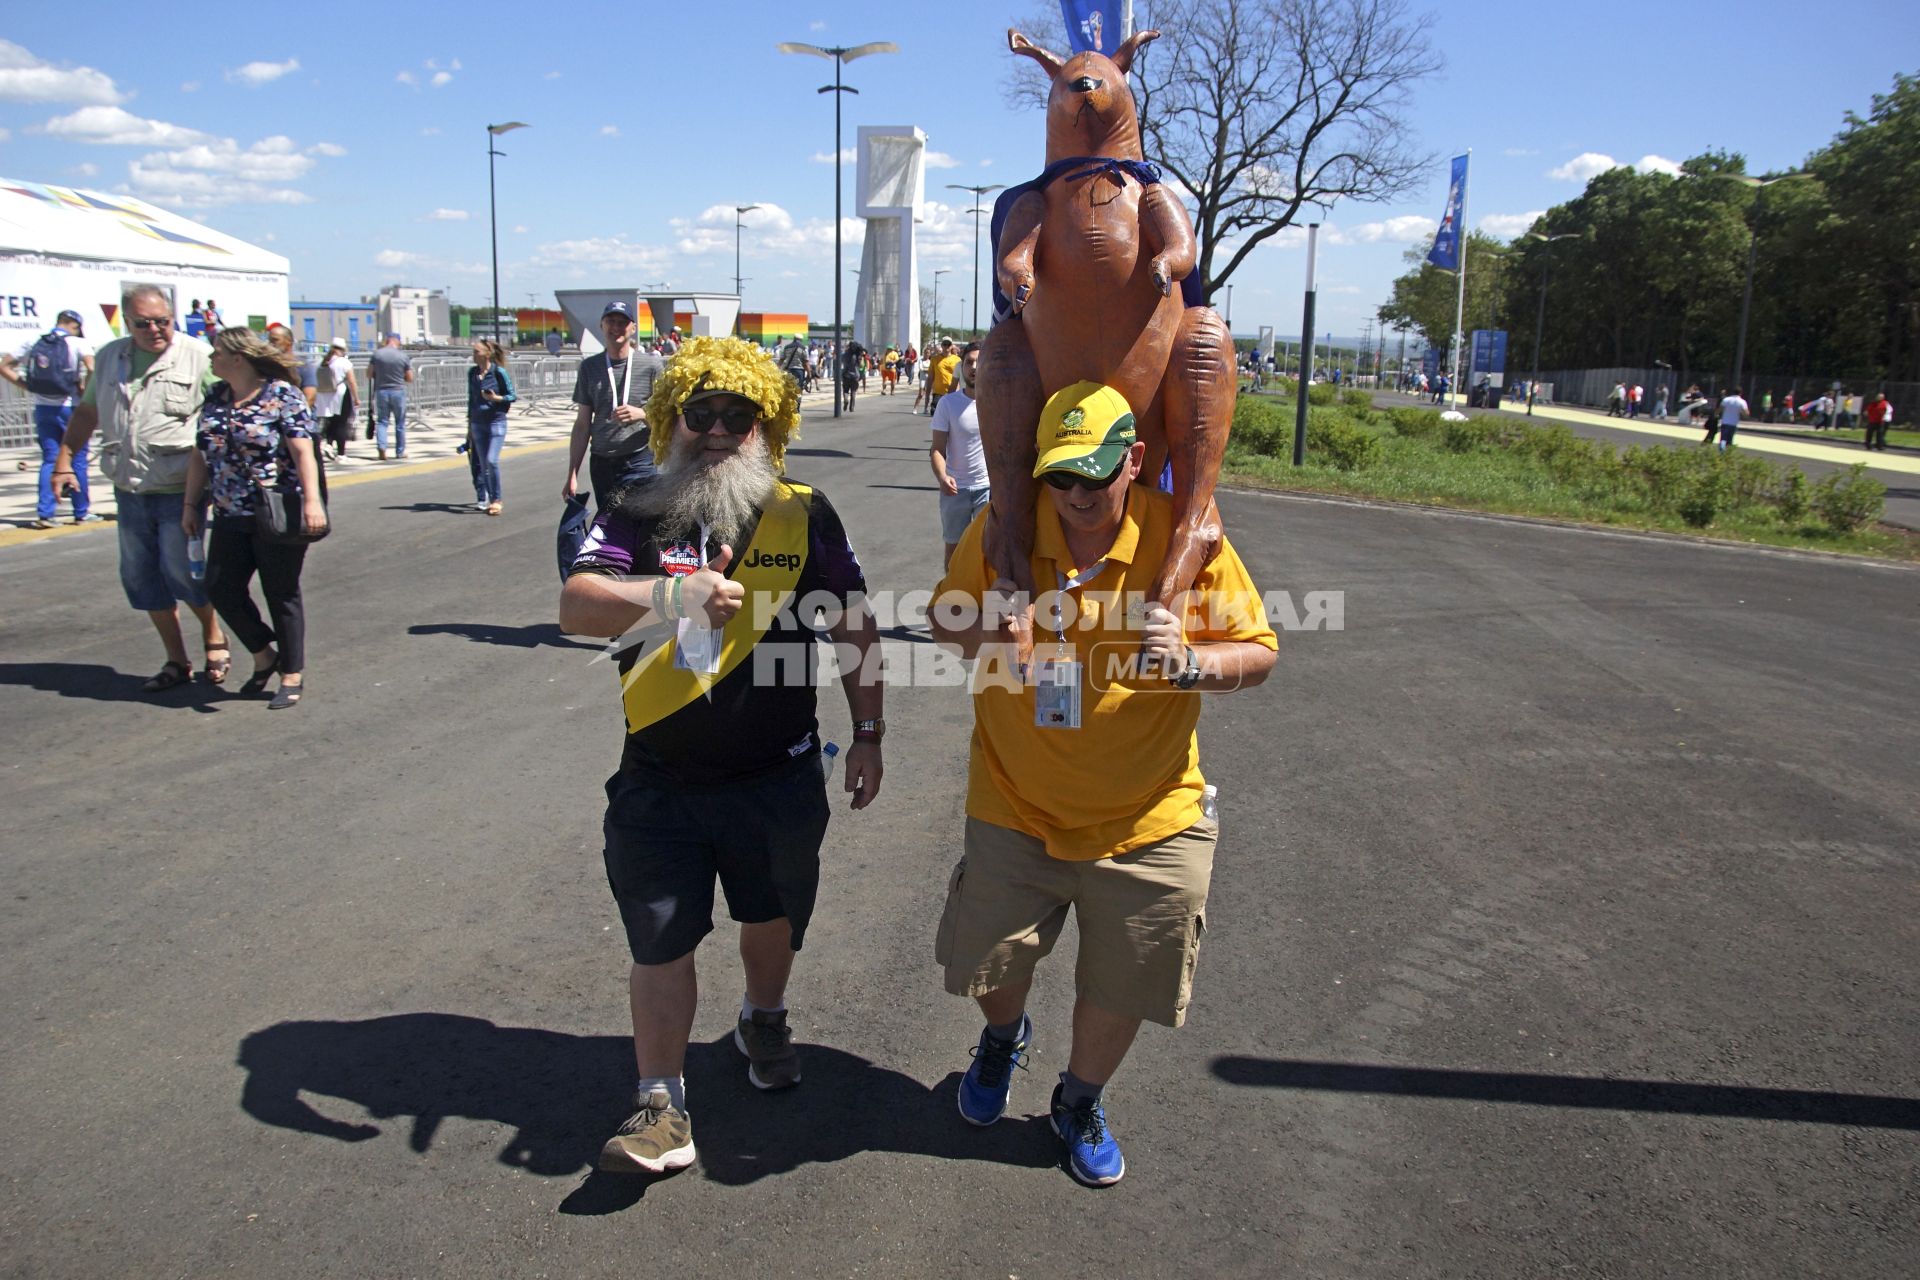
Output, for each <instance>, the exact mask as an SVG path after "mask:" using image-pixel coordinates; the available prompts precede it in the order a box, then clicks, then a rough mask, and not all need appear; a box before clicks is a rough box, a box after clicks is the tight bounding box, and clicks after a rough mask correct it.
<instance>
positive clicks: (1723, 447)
mask: <svg viewBox="0 0 1920 1280" xmlns="http://www.w3.org/2000/svg"><path fill="white" fill-rule="evenodd" d="M1748 412H1749V410H1748V408H1747V402H1746V401H1745V400H1742V399H1741V398H1740V388H1738V387H1735V388H1733V389H1732V390H1731V391H1729V392H1727V394H1726V395H1725V396H1723V397H1721V399H1720V451H1721V452H1722V453H1725V452H1726V451H1727V450H1728V449H1731V448H1732V447H1733V433H1734V432H1735V431H1738V430H1739V429H1740V419H1742V418H1744V417H1745V416H1746V415H1747V413H1748ZM1707 438H1708V439H1712V438H1713V433H1712V431H1711V430H1709V431H1708V433H1707Z"/></svg>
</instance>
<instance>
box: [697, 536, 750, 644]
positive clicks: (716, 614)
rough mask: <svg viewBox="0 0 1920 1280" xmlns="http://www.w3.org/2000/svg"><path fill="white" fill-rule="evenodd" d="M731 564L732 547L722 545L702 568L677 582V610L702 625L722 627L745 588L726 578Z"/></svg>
mask: <svg viewBox="0 0 1920 1280" xmlns="http://www.w3.org/2000/svg"><path fill="white" fill-rule="evenodd" d="M732 563H733V548H732V547H730V546H727V545H725V544H724V543H723V544H721V547H720V550H719V553H718V554H716V555H715V556H714V557H713V559H711V560H709V561H708V562H707V563H706V565H705V567H704V568H701V569H697V570H695V571H694V572H693V573H690V574H688V575H687V576H686V578H685V579H683V580H682V581H681V584H680V607H681V609H682V610H683V611H684V612H685V613H686V616H687V617H689V618H692V619H693V620H694V621H695V622H696V623H699V624H701V625H703V626H708V627H723V626H725V625H726V623H727V619H729V618H731V617H732V616H733V615H734V614H736V613H738V612H740V606H741V604H742V603H744V602H745V600H746V598H747V589H746V588H745V587H743V586H741V585H740V584H739V583H737V582H734V581H732V580H731V579H729V578H728V577H727V576H726V574H727V566H728V565H730V564H732Z"/></svg>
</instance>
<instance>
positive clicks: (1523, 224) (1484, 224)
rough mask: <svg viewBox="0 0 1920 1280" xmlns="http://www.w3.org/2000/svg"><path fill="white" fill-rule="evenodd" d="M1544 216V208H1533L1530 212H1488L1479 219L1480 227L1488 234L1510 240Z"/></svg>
mask: <svg viewBox="0 0 1920 1280" xmlns="http://www.w3.org/2000/svg"><path fill="white" fill-rule="evenodd" d="M1546 216H1547V211H1546V210H1545V209H1535V210H1534V211H1533V212H1532V213H1490V214H1488V215H1487V216H1486V217H1484V218H1482V219H1480V229H1481V230H1482V231H1484V232H1486V233H1487V234H1488V235H1490V236H1499V237H1500V238H1501V239H1502V240H1511V239H1512V238H1513V237H1515V236H1517V235H1523V234H1525V233H1526V231H1527V230H1528V229H1529V228H1531V227H1532V226H1533V224H1534V223H1536V222H1538V221H1540V219H1542V218H1544V217H1546Z"/></svg>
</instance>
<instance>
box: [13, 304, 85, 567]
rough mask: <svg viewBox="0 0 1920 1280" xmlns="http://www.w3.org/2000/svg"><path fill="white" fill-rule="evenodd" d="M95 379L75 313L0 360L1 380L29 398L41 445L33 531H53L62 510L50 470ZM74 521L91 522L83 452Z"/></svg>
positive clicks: (77, 464)
mask: <svg viewBox="0 0 1920 1280" xmlns="http://www.w3.org/2000/svg"><path fill="white" fill-rule="evenodd" d="M92 376H93V347H92V345H91V344H90V343H88V341H87V339H86V331H85V327H84V326H83V325H82V324H81V322H80V313H79V312H77V311H62V312H61V313H60V315H59V318H58V320H57V321H56V322H55V324H54V326H53V328H51V329H49V330H47V332H45V333H43V334H41V335H39V336H38V337H35V338H31V339H29V340H28V341H27V343H26V345H25V346H23V347H21V348H20V350H19V352H18V353H16V354H11V355H6V356H0V378H5V379H6V380H7V381H8V382H11V383H12V384H13V385H14V386H16V387H19V388H20V389H21V390H23V391H25V392H26V393H27V394H28V395H30V396H32V397H33V433H34V436H35V437H36V438H37V439H38V440H39V442H40V493H39V501H38V503H37V504H36V505H35V507H34V517H35V518H34V521H33V525H32V527H33V528H35V529H51V528H53V527H54V524H53V518H54V516H56V515H58V514H59V512H60V503H59V500H58V499H57V498H56V497H55V496H54V492H53V469H54V465H55V463H56V462H57V461H58V459H59V457H60V442H61V441H62V440H64V439H66V435H67V423H68V422H69V421H71V420H72V418H73V405H74V401H76V400H77V399H79V397H80V395H81V393H82V391H83V390H84V389H85V387H86V384H87V381H88V379H90V378H91V377H92ZM73 472H74V477H73V479H74V484H73V488H72V497H71V499H70V501H71V502H72V503H73V523H75V524H85V523H86V522H87V521H89V520H91V519H92V518H93V499H92V496H91V495H90V494H89V492H88V490H87V450H86V447H85V446H84V445H83V446H82V447H81V448H80V450H79V451H78V452H77V453H75V454H74V456H73Z"/></svg>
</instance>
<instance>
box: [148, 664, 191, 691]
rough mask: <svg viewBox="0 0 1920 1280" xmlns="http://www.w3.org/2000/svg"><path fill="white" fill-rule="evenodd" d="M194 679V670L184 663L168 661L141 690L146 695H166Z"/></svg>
mask: <svg viewBox="0 0 1920 1280" xmlns="http://www.w3.org/2000/svg"><path fill="white" fill-rule="evenodd" d="M191 679H193V668H192V667H191V666H189V665H188V664H187V663H184V662H175V661H174V660H173V659H172V658H168V659H167V665H166V666H164V667H161V668H160V670H159V672H158V673H157V674H156V675H154V676H153V677H152V678H151V679H149V680H148V681H147V682H146V683H145V684H143V685H141V686H140V688H141V690H142V691H143V692H146V693H165V692H166V691H167V690H168V689H174V688H178V687H179V686H180V685H183V684H185V683H186V682H187V681H189V680H191Z"/></svg>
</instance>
